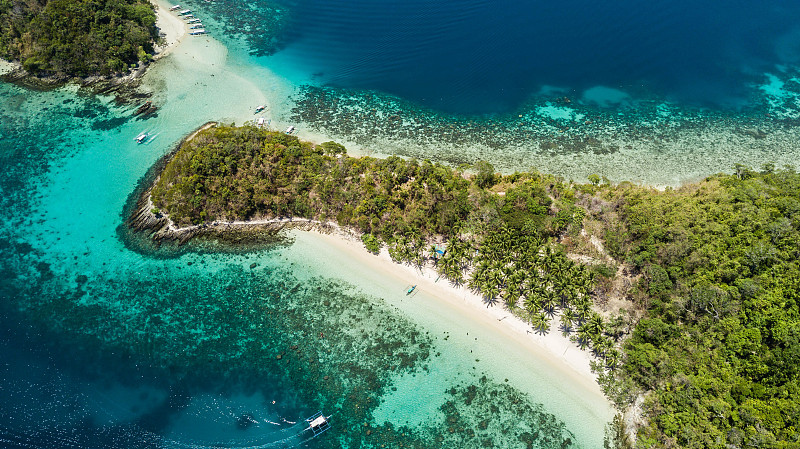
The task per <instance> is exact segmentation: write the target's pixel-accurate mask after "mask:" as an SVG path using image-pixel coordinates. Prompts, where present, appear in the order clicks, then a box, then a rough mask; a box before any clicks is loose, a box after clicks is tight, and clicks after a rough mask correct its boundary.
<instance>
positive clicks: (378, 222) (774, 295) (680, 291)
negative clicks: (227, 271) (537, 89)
mask: <svg viewBox="0 0 800 449" xmlns="http://www.w3.org/2000/svg"><path fill="white" fill-rule="evenodd" d="M590 178H591V179H590V181H591V182H590V183H587V184H574V183H571V182H565V181H564V180H562V179H559V178H557V177H554V176H550V175H544V174H540V173H535V172H532V173H515V174H512V175H507V176H501V175H498V174H495V173H494V170H493V168H492V167H491V165H489V164H487V163H479V164H476V165H475V166H472V167H462V169H453V168H450V167H446V166H443V165H440V164H434V163H431V162H428V161H422V162H419V161H416V160H404V159H401V158H397V157H389V158H386V159H375V158H369V157H362V158H353V157H348V156H346V155H345V154H344V148H343V147H341V146H340V145H338V144H335V143H332V142H328V143H325V144H322V145H318V146H314V145H311V144H309V143H304V142H300V141H298V140H297V139H296V138H294V137H292V136H287V135H284V134H280V133H274V132H267V131H264V130H260V129H257V128H254V127H242V128H231V127H218V128H214V129H209V130H207V131H203V132H201V133H200V134H199V135H198V136H197V137H195V138H194V139H192V140H191V141H189V142H187V143H185V144H184V145H183V146H182V147H181V148H180V149H179V150H178V151H177V153H176V154H175V155H174V157H173V158H172V160H171V161H170V162H169V163H168V164H167V166H166V167H165V169H164V170H163V172H162V174H161V177H160V178H159V180H158V182H157V183H156V185H155V186H154V187H153V190H152V199H153V201H154V204H155V205H156V207H157V208H158V209H157V210H156V211H155V212H157V213H162V212H163V213H167V214H169V216H170V218H172V219H173V220H174V221H175V222H177V223H179V224H182V225H187V224H192V223H203V222H208V221H213V220H232V219H252V218H270V217H306V218H315V219H318V220H332V221H336V222H338V223H339V224H341V225H346V226H351V227H353V228H355V229H358V230H359V231H361V232H362V233H363V240H364V243H365V246H367V248H368V249H370V250H371V251H377V250H379V249H380V247H381V246H383V245H386V246H387V247H388V249H389V253H390V255H391V256H392V257H393V258H394V259H395V260H397V261H402V262H406V263H412V264H417V265H422V264H424V263H431V264H434V265H435V267H436V268H437V269H438V270H439V272H440V273H442V276H444V277H446V278H447V279H449V280H450V281H451V282H453V283H456V284H462V283H463V284H465V285H467V286H468V287H470V288H473V289H475V290H476V291H479V292H481V293H482V294H483V296H484V298H485V300H486V301H487V303H490V304H494V303H496V304H497V306H502V307H508V308H509V309H510V310H512V311H513V312H514V313H515V314H517V315H518V316H520V317H522V318H523V319H527V320H528V321H529V322H530V323H531V325H532V326H533V327H534V328H535V329H537V330H538V331H541V332H546V331H548V329H550V327H551V323H553V322H555V320H558V323H559V324H560V325H559V328H560V330H561V331H562V332H564V333H565V334H568V335H570V336H571V338H572V339H573V341H575V342H576V344H578V345H580V346H581V347H587V348H590V349H591V350H592V351H593V352H594V353H595V354H596V355H597V357H598V360H600V361H601V362H602V363H600V365H599V366H598V372H599V374H600V375H599V380H600V382H601V385H602V386H603V387H604V389H605V390H606V392H607V394H608V396H609V397H610V398H611V399H612V400H614V401H615V402H616V403H617V404H618V405H619V407H620V408H621V409H624V408H626V407H628V406H630V405H631V404H632V403H633V402H634V400H635V399H636V398H637V397H638V398H643V401H642V402H643V404H642V413H643V416H644V418H645V419H644V421H645V425H644V426H643V427H641V428H639V429H638V433H637V441H636V443H635V444H636V445H637V446H638V447H663V448H668V447H691V448H746V447H785V448H796V447H800V433H798V425H800V401H798V399H797V398H799V397H800V385H799V384H798V382H799V381H798V379H799V377H798V376H799V375H800V310H798V303H800V267H798V259H799V258H800V257H799V256H800V254H798V251H800V250H798V248H800V232H799V231H798V229H800V175H798V174H796V173H795V172H794V170H793V169H791V168H784V169H780V170H776V169H775V167H773V166H771V165H766V166H764V167H763V168H762V169H761V170H760V171H754V170H753V169H750V168H747V167H742V166H737V167H736V171H735V173H734V174H720V175H715V176H711V177H709V178H707V179H705V180H703V181H702V182H699V183H696V184H691V185H687V186H685V187H682V188H680V189H668V190H666V191H657V190H653V189H648V188H643V187H637V186H634V185H631V184H629V183H623V184H620V185H616V186H612V185H610V184H608V183H602V184H601V183H600V178H599V177H597V176H592V177H590ZM587 231H588V232H589V233H590V234H592V235H595V236H597V237H600V238H601V240H602V242H603V243H604V244H605V250H606V251H607V252H608V253H609V254H610V255H611V256H613V262H611V261H609V259H604V258H603V257H601V255H598V254H597V252H598V250H597V249H592V246H591V245H588V244H586V241H587V240H588V237H587V235H586V232H587ZM581 242H583V243H581ZM587 248H588V249H587ZM593 251H594V253H593ZM576 253H580V254H584V255H586V254H589V255H592V254H593V255H594V257H592V258H589V261H588V262H587V263H586V264H583V263H576V262H573V259H575V257H573V258H570V257H568V256H570V255H573V256H574V255H575V254H576ZM584 260H586V258H584ZM618 268H619V269H618ZM621 273H627V274H621ZM621 276H627V279H628V280H629V281H630V282H629V284H627V285H628V287H626V288H625V291H624V292H623V293H624V295H623V298H622V299H623V301H622V302H624V304H625V306H624V307H622V308H620V309H618V311H615V310H613V308H612V309H608V308H606V309H605V311H604V310H603V308H602V307H600V305H601V304H602V303H603V302H604V301H606V300H607V299H608V298H605V297H604V295H605V293H604V292H606V291H607V289H608V286H609V285H611V284H613V283H615V282H617V281H618V280H619V278H620V277H621ZM601 312H602V313H601ZM622 427H623V424H622V420H620V419H615V421H614V429H612V431H611V432H610V433H609V438H608V444H609V446H612V447H628V446H629V445H630V443H628V442H627V441H626V437H625V434H624V432H622V431H621V428H622Z"/></svg>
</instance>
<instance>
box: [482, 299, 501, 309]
mask: <svg viewBox="0 0 800 449" xmlns="http://www.w3.org/2000/svg"><path fill="white" fill-rule="evenodd" d="M497 302H498V301H497V298H496V297H494V298H490V297H488V296H484V297H483V303H484V304H486V307H493V306H495V305H497Z"/></svg>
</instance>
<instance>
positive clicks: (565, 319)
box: [561, 309, 575, 331]
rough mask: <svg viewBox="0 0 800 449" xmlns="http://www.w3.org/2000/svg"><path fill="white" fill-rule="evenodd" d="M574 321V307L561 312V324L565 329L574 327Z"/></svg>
mask: <svg viewBox="0 0 800 449" xmlns="http://www.w3.org/2000/svg"><path fill="white" fill-rule="evenodd" d="M573 321H575V312H573V311H572V309H564V310H563V311H562V312H561V325H562V326H563V327H564V330H565V331H569V330H571V329H572V323H573Z"/></svg>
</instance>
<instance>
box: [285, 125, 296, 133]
mask: <svg viewBox="0 0 800 449" xmlns="http://www.w3.org/2000/svg"><path fill="white" fill-rule="evenodd" d="M284 132H285V133H286V134H291V133H293V132H294V126H290V127H288V128H286V131H284Z"/></svg>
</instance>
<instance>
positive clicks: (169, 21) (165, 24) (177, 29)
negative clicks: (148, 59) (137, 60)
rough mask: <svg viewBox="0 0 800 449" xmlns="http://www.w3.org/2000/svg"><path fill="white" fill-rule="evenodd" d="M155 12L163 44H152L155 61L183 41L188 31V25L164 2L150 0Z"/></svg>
mask: <svg viewBox="0 0 800 449" xmlns="http://www.w3.org/2000/svg"><path fill="white" fill-rule="evenodd" d="M150 3H151V4H152V5H153V7H154V8H155V12H156V27H158V31H159V35H162V34H163V36H162V37H163V39H164V45H163V46H161V45H158V43H156V45H155V46H154V50H155V52H156V53H155V55H153V61H154V62H155V61H157V60H159V59H161V58H163V57H165V56H167V55H169V54H170V53H171V52H172V51H173V50H175V48H176V47H177V46H178V45H180V43H181V42H183V39H184V38H185V37H186V35H187V33H188V31H189V25H188V24H187V23H186V22H184V21H182V20H181V19H180V18H178V16H176V15H175V14H173V13H172V11H170V10H169V8H168V7H167V6H166V4H164V3H162V2H161V1H159V0H150Z"/></svg>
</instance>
